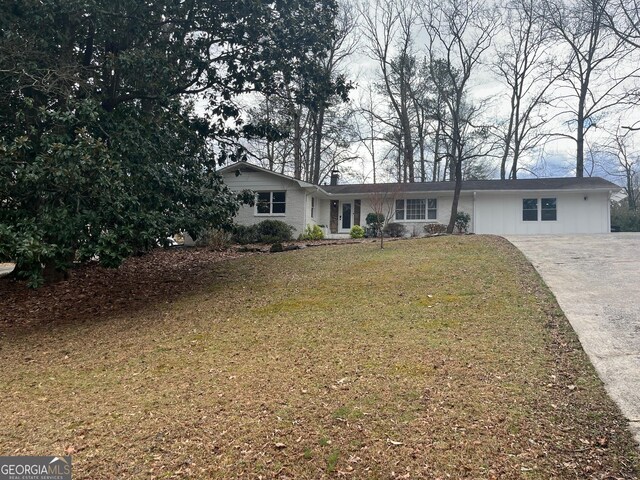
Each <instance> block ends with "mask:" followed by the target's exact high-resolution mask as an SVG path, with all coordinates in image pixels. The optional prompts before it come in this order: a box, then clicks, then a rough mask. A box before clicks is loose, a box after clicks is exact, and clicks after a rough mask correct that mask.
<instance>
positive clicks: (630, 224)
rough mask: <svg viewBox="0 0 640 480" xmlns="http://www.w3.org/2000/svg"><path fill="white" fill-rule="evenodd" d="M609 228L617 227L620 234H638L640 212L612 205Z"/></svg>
mask: <svg viewBox="0 0 640 480" xmlns="http://www.w3.org/2000/svg"><path fill="white" fill-rule="evenodd" d="M611 226H612V227H619V228H620V231H621V232H640V211H633V210H629V208H628V207H627V206H626V205H622V206H621V205H616V204H614V205H613V206H612V208H611Z"/></svg>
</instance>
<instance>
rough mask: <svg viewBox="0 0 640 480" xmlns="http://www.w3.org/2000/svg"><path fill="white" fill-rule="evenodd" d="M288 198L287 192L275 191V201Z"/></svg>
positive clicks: (282, 200)
mask: <svg viewBox="0 0 640 480" xmlns="http://www.w3.org/2000/svg"><path fill="white" fill-rule="evenodd" d="M285 199H286V192H273V201H274V202H278V203H282V202H284V201H285Z"/></svg>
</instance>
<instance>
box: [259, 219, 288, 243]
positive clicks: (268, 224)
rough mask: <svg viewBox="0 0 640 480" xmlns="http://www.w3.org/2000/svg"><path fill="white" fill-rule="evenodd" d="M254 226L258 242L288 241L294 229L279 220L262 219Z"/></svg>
mask: <svg viewBox="0 0 640 480" xmlns="http://www.w3.org/2000/svg"><path fill="white" fill-rule="evenodd" d="M256 227H257V232H258V242H260V243H279V242H288V241H290V240H291V238H292V236H293V230H294V228H293V227H292V226H291V225H288V224H286V223H284V222H282V221H280V220H263V221H262V222H260V223H259V224H258V225H256Z"/></svg>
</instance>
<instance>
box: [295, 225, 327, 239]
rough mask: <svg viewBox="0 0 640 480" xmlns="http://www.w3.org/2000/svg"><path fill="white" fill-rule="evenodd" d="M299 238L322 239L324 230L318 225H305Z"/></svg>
mask: <svg viewBox="0 0 640 480" xmlns="http://www.w3.org/2000/svg"><path fill="white" fill-rule="evenodd" d="M301 238H302V240H322V239H323V238H324V232H323V231H322V228H320V227H319V226H318V225H307V228H305V230H304V234H303V235H302V236H301Z"/></svg>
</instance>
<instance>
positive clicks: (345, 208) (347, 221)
mask: <svg viewBox="0 0 640 480" xmlns="http://www.w3.org/2000/svg"><path fill="white" fill-rule="evenodd" d="M340 226H341V227H342V230H351V203H343V204H342V223H341V224H340Z"/></svg>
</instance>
